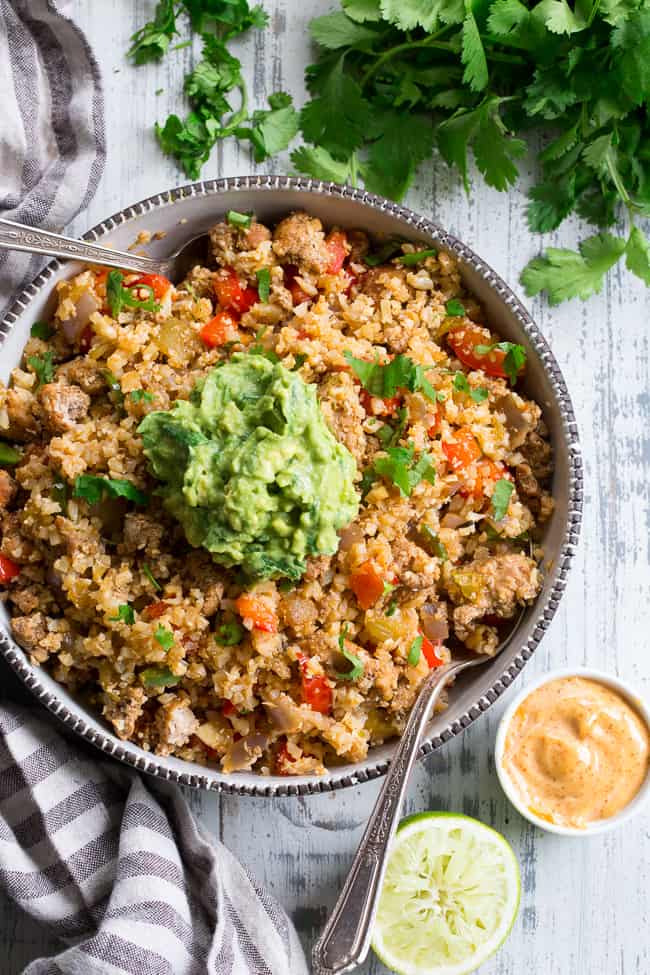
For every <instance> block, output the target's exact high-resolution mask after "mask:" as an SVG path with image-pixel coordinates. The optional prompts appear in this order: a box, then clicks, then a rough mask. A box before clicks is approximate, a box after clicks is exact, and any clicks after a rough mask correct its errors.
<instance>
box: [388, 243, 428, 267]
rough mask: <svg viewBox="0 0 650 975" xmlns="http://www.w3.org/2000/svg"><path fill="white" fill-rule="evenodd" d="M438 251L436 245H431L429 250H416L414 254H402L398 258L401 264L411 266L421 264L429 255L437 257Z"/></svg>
mask: <svg viewBox="0 0 650 975" xmlns="http://www.w3.org/2000/svg"><path fill="white" fill-rule="evenodd" d="M437 255H438V251H437V250H436V248H435V247H429V248H428V250H423V251H415V253H414V254H400V256H399V257H398V258H397V260H398V261H399V262H400V264H405V265H406V266H407V267H410V266H411V265H412V264H419V263H420V261H423V260H424V259H425V258H427V257H437Z"/></svg>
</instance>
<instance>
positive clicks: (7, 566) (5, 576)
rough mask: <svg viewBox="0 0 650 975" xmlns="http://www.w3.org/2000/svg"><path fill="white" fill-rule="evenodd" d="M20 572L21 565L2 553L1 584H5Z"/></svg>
mask: <svg viewBox="0 0 650 975" xmlns="http://www.w3.org/2000/svg"><path fill="white" fill-rule="evenodd" d="M19 572H20V566H19V565H17V564H16V563H15V562H14V561H13V559H10V558H8V557H7V556H6V555H0V586H5V585H6V584H7V583H8V582H11V580H12V579H15V578H16V576H17V575H18V574H19Z"/></svg>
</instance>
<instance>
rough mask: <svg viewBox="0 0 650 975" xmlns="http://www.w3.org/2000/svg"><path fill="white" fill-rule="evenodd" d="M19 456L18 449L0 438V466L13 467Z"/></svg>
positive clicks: (20, 455)
mask: <svg viewBox="0 0 650 975" xmlns="http://www.w3.org/2000/svg"><path fill="white" fill-rule="evenodd" d="M21 457H22V454H21V452H20V450H18V449H17V448H16V447H10V446H9V444H8V443H4V441H2V440H0V467H13V466H14V465H15V464H17V463H18V461H19V460H20V458H21Z"/></svg>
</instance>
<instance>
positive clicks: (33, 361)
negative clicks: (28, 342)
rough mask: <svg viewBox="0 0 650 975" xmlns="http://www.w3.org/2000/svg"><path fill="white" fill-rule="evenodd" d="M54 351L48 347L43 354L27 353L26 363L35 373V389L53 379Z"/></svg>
mask: <svg viewBox="0 0 650 975" xmlns="http://www.w3.org/2000/svg"><path fill="white" fill-rule="evenodd" d="M53 358H54V353H53V352H52V351H51V350H50V349H48V350H47V352H45V353H44V354H43V355H28V356H27V364H28V365H29V366H31V368H32V369H33V370H34V372H35V373H36V376H37V378H38V382H37V384H36V389H37V390H38V389H40V387H41V386H45V385H46V383H51V382H52V380H53V379H54V365H53V361H52V360H53Z"/></svg>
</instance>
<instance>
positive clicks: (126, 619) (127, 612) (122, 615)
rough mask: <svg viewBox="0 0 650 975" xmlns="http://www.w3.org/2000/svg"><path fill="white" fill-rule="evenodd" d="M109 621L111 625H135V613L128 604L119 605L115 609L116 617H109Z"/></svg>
mask: <svg viewBox="0 0 650 975" xmlns="http://www.w3.org/2000/svg"><path fill="white" fill-rule="evenodd" d="M108 618H109V620H110V621H111V622H112V623H126V624H127V625H128V626H133V624H134V623H135V612H134V611H133V607H132V606H129V604H128V603H120V605H119V606H118V607H117V616H109V617H108Z"/></svg>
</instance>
